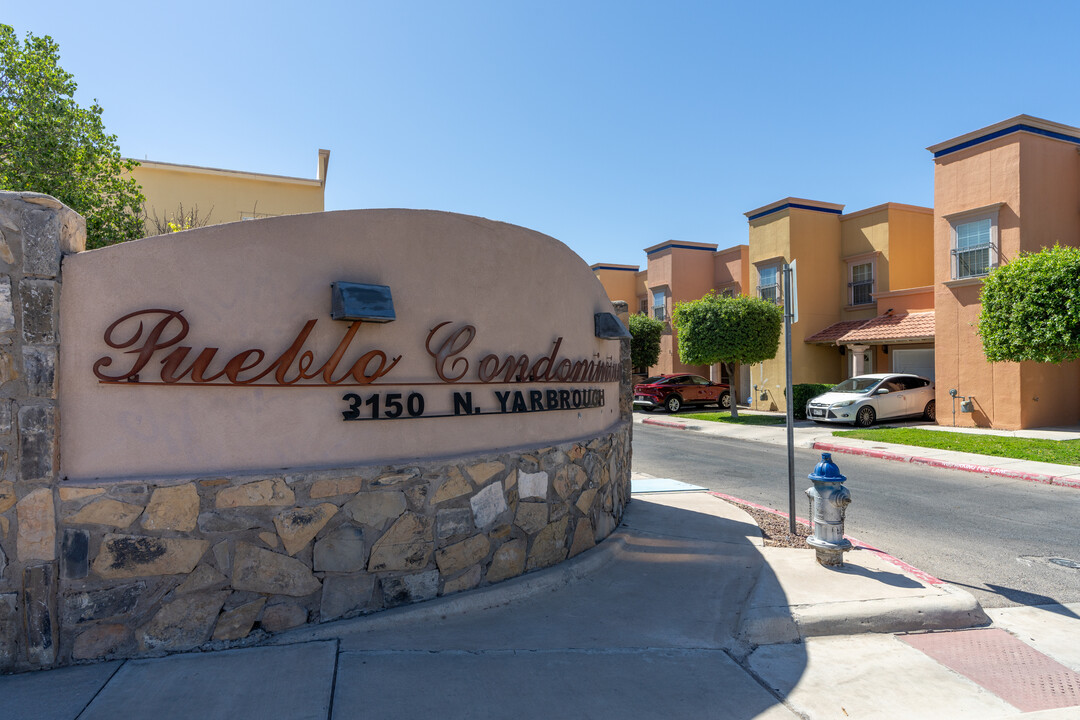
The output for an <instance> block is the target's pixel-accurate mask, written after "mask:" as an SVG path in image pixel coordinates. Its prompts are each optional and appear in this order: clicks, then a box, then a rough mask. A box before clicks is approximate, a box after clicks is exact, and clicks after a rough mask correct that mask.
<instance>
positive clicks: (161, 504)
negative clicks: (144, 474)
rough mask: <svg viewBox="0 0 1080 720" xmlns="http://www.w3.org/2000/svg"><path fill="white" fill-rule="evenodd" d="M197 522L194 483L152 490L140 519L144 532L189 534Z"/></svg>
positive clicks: (196, 497)
mask: <svg viewBox="0 0 1080 720" xmlns="http://www.w3.org/2000/svg"><path fill="white" fill-rule="evenodd" d="M198 522H199V491H198V490H197V489H196V488H195V485H194V483H187V484H184V485H177V486H175V487H162V488H157V489H156V490H154V494H153V495H151V496H150V503H149V504H148V505H147V506H146V513H145V514H144V515H143V518H142V526H143V529H145V530H176V531H177V532H191V531H192V530H194V529H195V527H196V525H197V524H198Z"/></svg>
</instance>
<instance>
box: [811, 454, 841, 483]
mask: <svg viewBox="0 0 1080 720" xmlns="http://www.w3.org/2000/svg"><path fill="white" fill-rule="evenodd" d="M807 477H809V478H810V479H811V480H813V481H814V482H844V481H845V480H847V478H846V477H844V476H843V475H841V474H840V468H838V467H836V463H834V462H833V461H832V453H821V462H819V463H818V464H817V465H816V466H815V467H814V472H812V473H810V475H808V476H807Z"/></svg>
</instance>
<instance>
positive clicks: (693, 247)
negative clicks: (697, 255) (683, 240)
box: [645, 243, 716, 255]
mask: <svg viewBox="0 0 1080 720" xmlns="http://www.w3.org/2000/svg"><path fill="white" fill-rule="evenodd" d="M668 248H675V249H676V250H708V251H709V252H716V248H710V247H698V246H697V245H680V244H679V243H668V244H667V245H661V246H660V247H658V248H654V249H652V250H650V251H649V252H647V253H645V254H646V255H655V254H656V253H658V252H660V251H661V250H667V249H668Z"/></svg>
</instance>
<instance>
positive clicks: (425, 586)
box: [382, 570, 439, 607]
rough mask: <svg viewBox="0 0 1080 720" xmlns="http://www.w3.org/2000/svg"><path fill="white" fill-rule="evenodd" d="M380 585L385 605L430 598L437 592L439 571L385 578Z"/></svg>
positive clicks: (421, 600)
mask: <svg viewBox="0 0 1080 720" xmlns="http://www.w3.org/2000/svg"><path fill="white" fill-rule="evenodd" d="M382 586H383V601H384V602H385V603H386V606H387V607H394V606H395V605H403V604H405V603H416V602H423V601H425V600H431V599H432V598H434V597H436V596H437V595H438V594H439V571H438V570H429V571H428V572H422V573H417V574H415V575H405V576H403V577H396V578H387V579H385V580H383V583H382Z"/></svg>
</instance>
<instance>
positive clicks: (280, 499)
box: [215, 478, 296, 508]
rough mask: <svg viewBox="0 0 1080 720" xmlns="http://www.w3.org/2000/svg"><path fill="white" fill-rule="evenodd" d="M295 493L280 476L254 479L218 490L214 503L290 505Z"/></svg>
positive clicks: (229, 505) (294, 499)
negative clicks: (253, 480)
mask: <svg viewBox="0 0 1080 720" xmlns="http://www.w3.org/2000/svg"><path fill="white" fill-rule="evenodd" d="M295 502H296V495H295V494H294V493H293V491H292V488H290V487H289V486H288V485H286V484H285V481H284V480H282V479H281V478H273V479H269V480H256V481H255V482H250V483H245V484H243V485H237V486H236V487H227V488H225V489H223V490H221V491H219V492H218V494H217V498H215V504H216V506H217V507H218V508H235V507H267V506H270V507H280V506H285V505H292V504H294V503H295Z"/></svg>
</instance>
